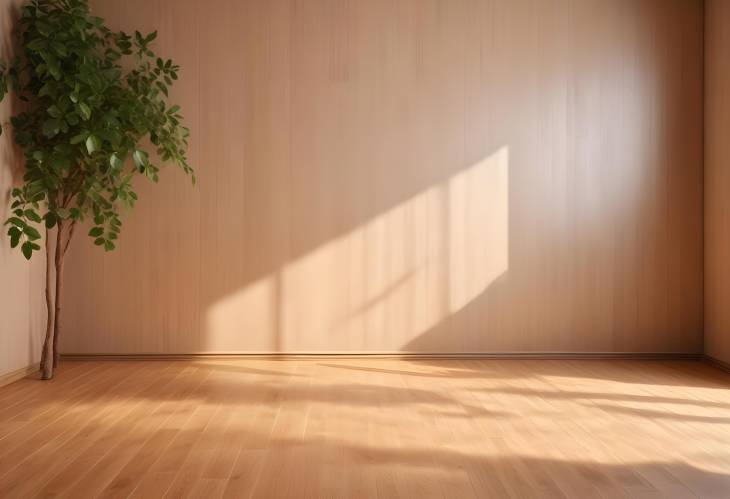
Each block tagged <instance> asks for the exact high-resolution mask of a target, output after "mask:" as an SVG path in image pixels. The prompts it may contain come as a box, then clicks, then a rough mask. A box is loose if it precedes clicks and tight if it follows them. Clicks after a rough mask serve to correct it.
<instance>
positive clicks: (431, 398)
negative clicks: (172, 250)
mask: <svg viewBox="0 0 730 499" xmlns="http://www.w3.org/2000/svg"><path fill="white" fill-rule="evenodd" d="M0 401H3V403H4V404H3V405H2V406H0V497H3V498H6V497H7V498H14V497H49V496H65V497H74V498H77V497H78V498H83V497H164V496H166V497H174V498H177V497H211V498H214V497H226V498H239V497H385V498H389V497H418V498H419V499H421V498H428V497H459V498H462V497H520V498H523V497H534V498H544V497H555V498H566V497H569V498H572V497H576V498H588V497H601V498H605V497H630V498H642V499H649V498H659V497H662V498H663V497H676V498H690V497H706V498H726V497H730V375H728V374H725V373H723V372H721V371H719V370H717V369H715V368H712V367H710V366H707V365H705V364H702V363H699V362H692V361H686V362H680V361H677V362H663V361H619V360H614V361H577V360H576V361H572V360H571V361H553V360H545V361H542V360H476V359H475V360H386V359H367V358H362V359H321V360H318V359H310V360H263V359H262V360H258V359H246V360H213V359H205V360H199V361H170V362H167V361H139V362H132V361H130V362H109V361H83V362H66V363H65V364H64V366H63V367H62V368H61V369H60V370H59V373H58V376H57V378H56V379H55V380H54V381H53V382H52V383H46V382H41V381H38V380H32V379H26V380H21V381H18V382H16V383H14V384H11V385H8V386H6V387H2V388H0Z"/></svg>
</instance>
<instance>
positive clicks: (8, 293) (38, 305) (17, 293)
mask: <svg viewBox="0 0 730 499" xmlns="http://www.w3.org/2000/svg"><path fill="white" fill-rule="evenodd" d="M18 5H20V1H18V0H0V59H7V58H8V57H9V56H10V55H11V54H12V52H13V46H12V45H13V44H12V36H11V34H12V32H13V26H14V25H15V20H16V18H17V13H18V9H17V7H18ZM19 104H20V102H19V101H17V100H14V99H12V98H10V97H7V98H5V99H4V100H3V102H2V103H0V123H3V124H5V123H7V121H8V120H9V118H10V116H11V115H12V114H13V113H15V112H16V111H17V109H18V106H19ZM22 167H23V161H22V157H21V155H20V151H19V150H18V148H17V147H16V146H15V145H14V143H13V140H12V135H11V133H10V129H9V128H8V129H5V130H4V131H3V134H2V136H0V224H2V223H3V222H4V221H5V219H6V218H7V217H8V216H9V213H10V202H9V198H10V190H11V189H12V187H13V185H15V184H16V183H17V182H19V181H20V180H21V178H22V176H23V175H22ZM0 229H1V230H0V385H2V384H3V382H4V380H7V379H9V378H7V377H6V376H5V375H9V374H11V373H14V372H16V371H18V370H22V369H24V368H26V367H28V366H30V365H33V364H35V363H37V362H38V361H39V360H40V349H41V342H42V338H43V336H42V335H43V334H44V333H45V320H46V315H45V303H44V295H43V290H44V275H45V274H44V273H43V272H44V269H45V261H43V257H42V256H41V257H40V258H35V259H34V261H33V262H32V263H29V262H27V261H26V260H25V259H24V258H23V256H22V255H21V254H20V252H19V251H11V250H10V242H9V240H8V239H9V238H8V236H7V235H6V232H7V228H6V227H0Z"/></svg>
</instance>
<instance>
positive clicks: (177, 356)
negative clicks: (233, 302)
mask: <svg viewBox="0 0 730 499" xmlns="http://www.w3.org/2000/svg"><path fill="white" fill-rule="evenodd" d="M702 358H703V355H702V354H697V353H682V352H650V353H646V352H477V353H442V352H292V353H277V352H236V353H217V352H216V353H202V352H201V353H169V354H168V353H139V354H109V353H103V354H78V353H77V354H65V355H63V356H62V359H64V360H225V359H252V360H253V359H262V360H264V359H266V360H307V359H310V360H321V359H403V360H418V359H498V360H502V359H523V360H524V359H535V360H560V359H565V360H570V359H572V360H609V359H618V360H620V359H624V360H627V359H629V360H702Z"/></svg>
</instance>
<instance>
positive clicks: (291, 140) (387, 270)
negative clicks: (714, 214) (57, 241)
mask: <svg viewBox="0 0 730 499" xmlns="http://www.w3.org/2000/svg"><path fill="white" fill-rule="evenodd" d="M95 5H97V6H98V12H99V13H100V14H102V15H103V16H105V17H106V18H107V19H108V21H109V23H110V24H111V25H112V26H113V27H120V28H125V29H134V28H139V29H141V30H152V29H159V30H160V38H159V43H158V48H159V50H160V51H161V52H162V53H164V54H169V55H171V56H173V57H174V58H175V59H176V61H178V62H179V63H180V64H181V65H182V67H183V76H182V78H181V81H180V84H179V85H178V88H177V89H176V91H175V95H174V97H175V100H176V101H178V102H179V103H181V104H182V106H183V109H184V111H185V114H186V116H187V121H188V123H189V124H190V126H191V128H192V133H193V141H192V144H191V148H190V154H191V157H192V160H193V163H194V164H195V166H196V167H197V169H198V171H199V185H198V187H197V188H193V187H191V186H190V185H189V183H188V182H187V181H186V179H184V178H183V176H182V175H181V174H180V173H179V172H177V171H172V170H170V171H167V172H165V174H164V175H163V177H162V181H161V184H160V185H156V186H151V185H148V184H147V183H144V182H141V183H140V194H141V196H140V197H141V200H140V202H139V205H138V207H137V209H136V210H135V212H134V214H133V216H132V217H131V218H128V219H127V220H126V222H125V226H124V232H123V235H122V238H121V240H120V243H119V247H118V251H116V252H114V253H111V254H104V253H103V252H100V251H98V250H97V248H94V247H93V246H92V244H91V241H90V240H89V239H88V238H85V237H82V238H81V239H80V240H78V241H76V243H75V245H74V246H73V249H72V252H71V253H70V260H71V261H70V262H69V266H68V267H67V268H68V275H69V277H70V278H69V282H68V294H69V298H68V306H67V308H66V311H67V314H68V315H67V320H66V321H65V334H66V336H65V337H64V338H63V342H62V344H63V349H64V350H65V351H66V352H200V351H225V352H236V351H274V350H276V351H396V350H404V351H440V352H441V351H442V352H457V351H461V352H478V351H618V352H625V351H652V352H668V351H680V352H700V351H701V349H702V293H703V289H702V259H703V244H702V125H703V123H702V90H703V89H702V81H703V78H702V45H703V38H702V24H703V17H702V2H700V1H687V0H662V1H653V0H641V1H638V0H637V1H630V2H627V1H618V0H616V1H611V0H583V1H579V2H576V1H570V0H555V1H551V2H540V1H537V2H536V1H527V0H441V1H436V0H399V1H394V0H300V1H297V0H249V1H242V0H209V1H207V2H201V1H198V0H127V1H124V2H119V1H116V0H99V1H96V2H95Z"/></svg>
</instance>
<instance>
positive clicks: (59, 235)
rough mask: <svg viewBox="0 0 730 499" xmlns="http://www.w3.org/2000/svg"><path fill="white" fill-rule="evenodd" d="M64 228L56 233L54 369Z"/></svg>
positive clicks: (61, 278)
mask: <svg viewBox="0 0 730 499" xmlns="http://www.w3.org/2000/svg"><path fill="white" fill-rule="evenodd" d="M63 249H64V248H63V226H61V225H59V226H58V232H57V233H56V255H55V260H54V262H55V265H56V293H55V296H54V298H55V302H56V313H55V314H54V320H53V369H56V368H57V367H58V360H59V357H60V354H59V352H58V337H59V336H60V333H61V293H62V291H63V256H64V253H65V252H64V251H63Z"/></svg>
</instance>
